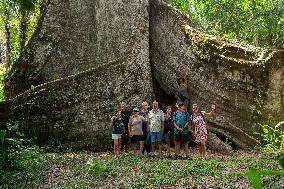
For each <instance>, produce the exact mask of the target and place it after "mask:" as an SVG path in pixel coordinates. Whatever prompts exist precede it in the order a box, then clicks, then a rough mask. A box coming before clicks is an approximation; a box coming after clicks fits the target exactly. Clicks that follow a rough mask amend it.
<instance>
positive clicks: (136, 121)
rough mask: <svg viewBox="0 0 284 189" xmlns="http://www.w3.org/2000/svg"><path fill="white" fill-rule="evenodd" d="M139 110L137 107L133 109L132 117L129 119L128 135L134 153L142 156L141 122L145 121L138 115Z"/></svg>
mask: <svg viewBox="0 0 284 189" xmlns="http://www.w3.org/2000/svg"><path fill="white" fill-rule="evenodd" d="M138 113H139V109H138V108H137V107H135V108H133V115H132V116H131V117H130V119H129V123H128V124H129V125H128V133H129V136H130V137H131V143H132V145H133V147H134V152H136V153H137V154H142V150H143V147H144V140H143V130H142V122H143V121H146V120H145V118H144V117H143V116H140V115H138ZM137 143H139V151H137V150H136V149H137Z"/></svg>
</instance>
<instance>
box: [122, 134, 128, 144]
mask: <svg viewBox="0 0 284 189" xmlns="http://www.w3.org/2000/svg"><path fill="white" fill-rule="evenodd" d="M128 143H129V137H128V135H126V134H122V136H121V144H122V145H126V144H128Z"/></svg>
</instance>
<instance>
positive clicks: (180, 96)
mask: <svg viewBox="0 0 284 189" xmlns="http://www.w3.org/2000/svg"><path fill="white" fill-rule="evenodd" d="M177 83H178V86H179V87H178V88H177V90H176V95H175V96H176V98H177V104H178V103H179V102H182V103H183V104H184V106H185V109H186V110H187V107H188V104H189V95H188V86H187V83H186V81H185V79H184V78H182V77H181V78H178V80H177Z"/></svg>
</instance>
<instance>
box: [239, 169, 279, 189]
mask: <svg viewBox="0 0 284 189" xmlns="http://www.w3.org/2000/svg"><path fill="white" fill-rule="evenodd" d="M244 175H245V176H247V177H248V179H249V182H250V184H251V186H252V187H254V188H255V189H261V188H262V183H261V175H269V176H280V177H284V171H274V170H268V169H267V170H256V169H250V170H248V171H247V172H246V173H245V174H244Z"/></svg>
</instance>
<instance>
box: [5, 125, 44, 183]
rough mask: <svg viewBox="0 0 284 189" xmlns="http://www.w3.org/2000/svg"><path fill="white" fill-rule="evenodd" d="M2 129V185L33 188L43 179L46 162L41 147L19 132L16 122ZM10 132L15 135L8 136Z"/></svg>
mask: <svg viewBox="0 0 284 189" xmlns="http://www.w3.org/2000/svg"><path fill="white" fill-rule="evenodd" d="M7 128H8V130H0V141H1V146H0V186H2V187H3V188H33V187H35V186H36V184H37V183H38V182H40V181H41V180H42V176H43V174H42V172H41V167H42V166H43V164H44V162H45V161H44V159H42V156H41V153H42V151H41V150H40V148H39V147H37V146H35V145H31V144H30V142H29V141H27V140H25V139H23V138H22V137H23V136H24V135H23V134H21V133H19V131H18V129H17V128H18V125H17V123H16V122H11V123H9V124H7ZM9 133H10V135H11V133H12V134H13V137H8V136H9Z"/></svg>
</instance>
